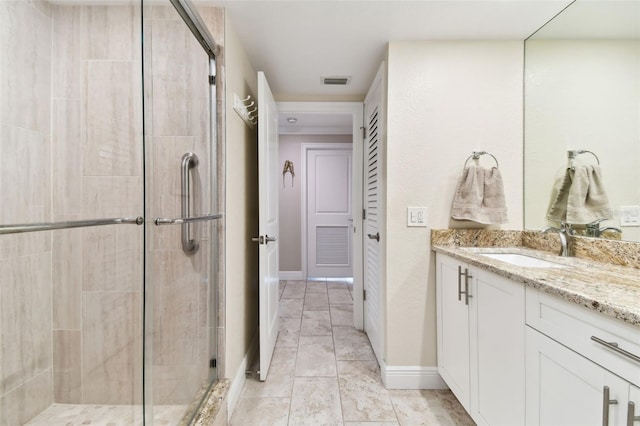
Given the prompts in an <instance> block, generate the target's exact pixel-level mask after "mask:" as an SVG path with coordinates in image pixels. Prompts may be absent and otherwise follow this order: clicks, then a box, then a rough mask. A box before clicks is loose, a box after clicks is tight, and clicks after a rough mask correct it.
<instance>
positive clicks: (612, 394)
mask: <svg viewBox="0 0 640 426" xmlns="http://www.w3.org/2000/svg"><path fill="white" fill-rule="evenodd" d="M525 334H526V351H527V352H526V353H527V356H526V366H527V370H526V371H527V374H526V424H527V425H536V426H537V425H550V426H551V425H552V426H591V425H593V426H601V425H612V426H613V425H624V424H626V423H625V421H626V413H627V403H628V395H629V387H630V385H629V383H628V382H626V381H624V380H622V379H621V378H620V377H618V376H616V375H614V374H613V373H611V372H609V371H608V370H606V369H604V368H602V367H600V366H599V365H597V364H595V363H593V362H591V361H589V360H588V359H587V358H584V357H583V356H581V355H579V354H578V353H576V352H573V351H572V350H570V349H568V348H566V347H565V346H563V345H561V344H559V343H557V342H556V341H554V340H552V339H550V338H549V337H547V336H545V335H543V334H541V333H539V332H537V331H535V330H534V329H531V328H529V327H526V332H525ZM607 388H608V390H609V396H608V401H610V402H611V403H609V404H605V399H606V395H605V389H607ZM613 401H616V402H615V403H614V402H613ZM607 412H608V413H607ZM607 417H608V420H607Z"/></svg>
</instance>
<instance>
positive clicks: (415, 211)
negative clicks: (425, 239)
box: [407, 207, 427, 227]
mask: <svg viewBox="0 0 640 426" xmlns="http://www.w3.org/2000/svg"><path fill="white" fill-rule="evenodd" d="M407 226H421V227H426V226H427V208H426V207H407Z"/></svg>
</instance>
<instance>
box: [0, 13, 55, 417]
mask: <svg viewBox="0 0 640 426" xmlns="http://www.w3.org/2000/svg"><path fill="white" fill-rule="evenodd" d="M51 29H52V22H51V10H50V7H49V5H48V3H46V2H37V3H35V2H26V1H2V2H0V75H2V78H1V79H0V200H2V202H1V203H0V223H5V224H9V223H24V222H42V221H48V220H49V219H50V215H51V186H50V183H49V175H50V166H49V165H50V156H51V146H50V141H51V138H50V134H51V129H50V116H51V101H50V100H51V99H50V95H49V94H50V93H51V76H50V74H49V73H48V72H42V70H48V69H50V67H51V45H50V39H51ZM51 282H52V276H51V235H50V233H44V232H43V233H37V234H22V235H7V236H2V237H0V283H2V284H1V285H0V425H15V424H23V423H24V422H25V421H27V420H29V419H30V418H31V417H33V416H34V415H36V414H38V413H39V412H40V411H42V410H43V409H44V408H46V407H47V406H49V405H50V404H51V402H52V400H53V395H52V392H51V389H52V386H51V380H52V350H51V341H52V337H51V314H50V312H51Z"/></svg>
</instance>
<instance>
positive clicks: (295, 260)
mask: <svg viewBox="0 0 640 426" xmlns="http://www.w3.org/2000/svg"><path fill="white" fill-rule="evenodd" d="M351 142H352V136H351V135H280V145H279V148H278V149H279V160H280V164H281V165H284V162H285V161H286V160H290V161H292V162H293V164H294V168H295V172H296V177H295V180H294V185H293V187H292V186H291V174H289V173H287V176H286V178H285V186H284V187H283V186H282V185H281V186H280V271H286V272H299V273H300V274H302V252H303V250H302V245H301V233H302V223H303V222H302V210H301V209H302V187H301V185H302V182H303V181H304V179H303V176H302V171H303V169H304V168H303V167H302V161H303V160H302V144H312V143H351ZM300 279H303V278H300Z"/></svg>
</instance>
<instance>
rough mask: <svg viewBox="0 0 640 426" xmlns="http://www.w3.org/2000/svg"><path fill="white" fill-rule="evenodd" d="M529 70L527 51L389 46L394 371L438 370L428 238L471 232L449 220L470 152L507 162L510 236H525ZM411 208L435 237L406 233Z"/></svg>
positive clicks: (389, 293) (440, 44)
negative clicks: (419, 211) (421, 213)
mask: <svg viewBox="0 0 640 426" xmlns="http://www.w3.org/2000/svg"><path fill="white" fill-rule="evenodd" d="M522 67H523V43H522V42H521V41H513V42H509V41H499V42H493V41H486V42H484V41H477V42H476V41H469V42H466V41H433V42H392V43H390V44H389V51H388V119H387V125H388V129H387V151H386V155H387V167H386V171H387V200H386V201H387V206H386V217H387V225H386V226H387V227H386V232H385V233H386V236H387V238H386V246H385V250H386V253H387V264H386V275H385V277H384V280H385V281H386V315H387V322H386V330H385V331H386V339H387V340H386V345H385V350H384V353H385V355H384V357H385V360H386V363H387V365H392V366H434V365H436V327H435V322H436V315H435V272H434V269H435V266H434V265H435V262H434V260H433V259H434V254H433V253H432V252H431V250H430V242H429V230H430V228H448V227H468V226H470V223H465V222H452V221H451V220H450V219H449V210H450V206H451V201H452V197H453V193H454V189H455V185H456V182H457V179H458V176H459V174H460V172H461V171H462V167H463V163H464V161H465V159H466V158H467V157H468V156H469V155H470V153H471V151H473V150H486V151H489V152H491V153H492V154H494V155H495V156H496V157H497V158H498V161H500V170H501V171H502V175H503V179H504V183H505V193H506V200H507V208H508V214H509V219H510V222H509V223H508V224H507V225H503V226H502V228H503V229H521V228H522V71H523V69H522ZM482 161H483V162H484V161H486V160H482ZM483 164H484V163H483ZM487 164H491V163H490V162H488V163H487ZM408 206H426V207H427V208H428V209H429V210H428V225H429V227H428V228H408V227H407V226H406V220H407V219H406V215H407V213H406V208H407V207H408Z"/></svg>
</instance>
